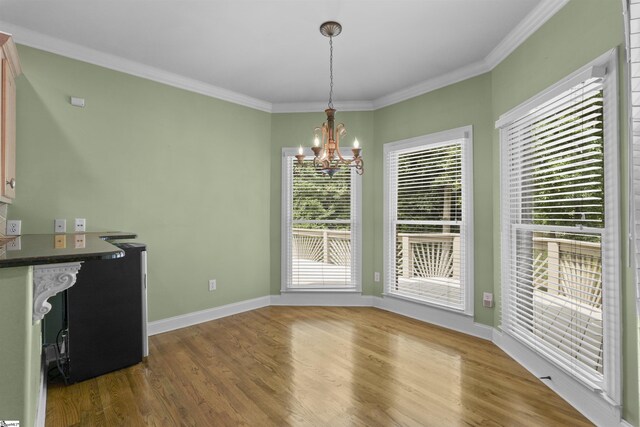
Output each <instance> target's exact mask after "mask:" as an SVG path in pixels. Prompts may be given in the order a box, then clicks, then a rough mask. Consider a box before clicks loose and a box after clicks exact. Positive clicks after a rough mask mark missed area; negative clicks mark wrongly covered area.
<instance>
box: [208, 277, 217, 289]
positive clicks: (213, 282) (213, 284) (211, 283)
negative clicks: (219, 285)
mask: <svg viewBox="0 0 640 427" xmlns="http://www.w3.org/2000/svg"><path fill="white" fill-rule="evenodd" d="M209 290H210V291H215V290H216V279H211V280H209Z"/></svg>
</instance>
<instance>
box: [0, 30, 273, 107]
mask: <svg viewBox="0 0 640 427" xmlns="http://www.w3.org/2000/svg"><path fill="white" fill-rule="evenodd" d="M0 28H2V29H3V31H6V32H8V33H11V34H12V35H13V38H14V40H15V42H16V43H18V44H23V45H25V46H29V47H33V48H36V49H41V50H44V51H47V52H51V53H55V54H58V55H62V56H66V57H68V58H72V59H76V60H78V61H83V62H88V63H90V64H94V65H98V66H100V67H105V68H109V69H111V70H115V71H120V72H123V73H126V74H131V75H133V76H137V77H141V78H143V79H148V80H152V81H155V82H158V83H163V84H166V85H169V86H173V87H177V88H179V89H184V90H188V91H190V92H195V93H199V94H201V95H205V96H210V97H213V98H217V99H221V100H223V101H228V102H232V103H234V104H239V105H243V106H245V107H249V108H254V109H256V110H260V111H265V112H268V113H270V112H271V107H272V105H271V103H270V102H267V101H263V100H261V99H257V98H253V97H250V96H247V95H243V94H241V93H237V92H233V91H230V90H227V89H223V88H220V87H217V86H214V85H211V84H208V83H204V82H201V81H199V80H195V79H191V78H188V77H184V76H182V75H179V74H175V73H171V72H169V71H165V70H161V69H159V68H156V67H151V66H148V65H144V64H141V63H139V62H136V61H131V60H129V59H125V58H122V57H120V56H116V55H111V54H109V53H104V52H101V51H98V50H95V49H90V48H87V47H84V46H81V45H79V44H76V43H71V42H67V41H64V40H61V39H58V38H55V37H50V36H47V35H44V34H41V33H38V32H36V31H32V30H29V29H27V28H24V27H21V26H17V25H13V24H10V23H8V22H4V21H0Z"/></svg>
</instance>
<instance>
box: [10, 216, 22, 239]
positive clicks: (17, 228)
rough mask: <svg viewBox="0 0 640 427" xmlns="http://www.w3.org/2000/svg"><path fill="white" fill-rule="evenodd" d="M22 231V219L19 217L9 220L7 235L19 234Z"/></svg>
mask: <svg viewBox="0 0 640 427" xmlns="http://www.w3.org/2000/svg"><path fill="white" fill-rule="evenodd" d="M21 231H22V221H20V220H19V219H9V220H7V236H19V235H20V234H21Z"/></svg>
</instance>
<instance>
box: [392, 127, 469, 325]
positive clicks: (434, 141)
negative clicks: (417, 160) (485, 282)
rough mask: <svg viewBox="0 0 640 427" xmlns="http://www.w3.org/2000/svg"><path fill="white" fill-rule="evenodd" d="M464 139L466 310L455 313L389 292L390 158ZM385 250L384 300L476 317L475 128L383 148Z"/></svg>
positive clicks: (436, 134)
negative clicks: (421, 148)
mask: <svg viewBox="0 0 640 427" xmlns="http://www.w3.org/2000/svg"><path fill="white" fill-rule="evenodd" d="M459 139H464V140H465V142H464V144H465V146H464V150H463V154H462V175H463V185H464V188H465V190H464V192H465V193H464V197H463V209H462V212H463V216H464V218H463V219H464V221H465V222H466V232H465V254H466V257H465V263H464V264H465V265H464V276H463V278H462V279H463V280H464V284H465V290H464V298H465V306H464V308H463V309H456V308H453V307H449V306H446V305H443V304H439V303H437V302H435V301H434V302H427V301H423V300H421V299H417V298H412V297H410V296H405V295H397V294H394V293H390V292H389V285H390V283H391V280H392V279H393V277H394V276H393V274H394V273H393V272H391V271H389V267H388V266H389V265H390V260H391V257H394V258H395V255H393V254H392V253H391V252H392V251H391V247H390V244H391V240H392V239H391V235H390V233H391V217H392V213H391V208H392V206H391V202H390V200H391V199H390V196H391V182H389V165H388V158H389V156H390V155H391V154H392V153H402V152H403V151H411V150H413V149H415V148H417V147H421V146H424V145H429V148H436V147H438V146H444V145H448V144H450V143H451V141H453V140H459ZM383 163H384V172H383V180H384V183H383V200H384V211H383V248H384V255H383V258H384V270H383V272H384V275H383V295H384V296H385V297H392V298H398V299H403V300H409V301H412V302H415V303H418V304H423V305H427V306H431V307H435V308H439V309H443V310H447V311H451V312H454V313H459V314H462V315H465V316H473V313H474V295H475V293H474V271H475V270H474V251H473V250H474V230H473V126H471V125H469V126H463V127H459V128H455V129H450V130H445V131H442V132H436V133H431V134H427V135H421V136H418V137H414V138H408V139H403V140H400V141H394V142H389V143H386V144H384V147H383Z"/></svg>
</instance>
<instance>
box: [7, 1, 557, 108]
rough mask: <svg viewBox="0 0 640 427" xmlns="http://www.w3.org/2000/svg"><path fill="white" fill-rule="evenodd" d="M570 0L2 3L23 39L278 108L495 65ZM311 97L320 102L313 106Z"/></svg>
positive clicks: (408, 91)
mask: <svg viewBox="0 0 640 427" xmlns="http://www.w3.org/2000/svg"><path fill="white" fill-rule="evenodd" d="M564 3H566V0H422V1H420V0H378V1H365V0H333V1H329V0H251V1H249V0H210V1H193V0H143V1H142V0H128V1H125V0H120V1H109V0H56V1H50V0H49V1H32V0H0V20H1V21H0V31H5V32H10V33H13V34H14V37H15V39H16V41H17V42H18V43H24V44H27V45H31V46H34V47H38V48H43V49H46V50H49V51H53V52H57V53H61V54H65V55H67V56H71V57H75V58H77V59H81V60H85V61H88V62H92V63H96V64H99V65H103V66H108V67H110V68H114V69H120V70H121V71H126V72H131V73H132V74H136V75H141V76H144V77H149V78H153V79H155V80H159V81H164V82H166V83H169V84H173V85H175V86H179V87H185V88H187V89H191V90H194V91H196V92H202V93H207V94H210V95H213V96H217V97H220V98H222V99H228V100H232V101H235V102H239V103H241V104H245V105H250V106H253V107H256V108H260V109H263V110H269V111H284V110H292V111H295V110H304V109H305V108H304V106H305V105H306V106H307V107H308V108H309V109H313V108H314V107H309V106H310V105H311V104H313V103H319V104H326V101H327V98H328V86H329V77H328V61H329V44H328V41H329V40H328V39H327V38H325V37H323V36H322V35H321V34H320V33H319V31H318V27H319V25H320V24H321V23H322V22H324V21H326V20H337V21H339V22H340V23H341V24H342V25H343V32H342V34H341V35H340V36H338V37H337V38H335V39H334V75H335V77H334V78H335V88H334V100H335V101H336V105H337V106H338V107H339V106H340V105H341V104H342V106H343V108H342V109H343V110H344V109H366V108H367V106H368V107H370V108H373V107H378V106H381V105H385V104H389V103H392V102H397V101H398V100H401V99H406V98H408V97H411V96H415V95H417V94H419V93H422V92H426V91H428V90H430V89H433V88H435V87H438V86H442V85H443V84H448V83H451V82H453V81H455V80H456V79H457V80H460V79H462V78H466V77H470V76H471V75H476V74H479V73H480V72H485V71H488V70H489V69H491V68H492V66H494V65H495V63H492V61H493V62H496V60H497V59H502V58H503V57H504V56H505V55H506V54H508V53H509V52H510V51H511V50H512V49H513V48H514V47H515V46H517V43H519V42H521V41H522V40H523V38H524V37H526V36H528V35H529V34H530V33H531V32H532V31H533V30H535V29H536V28H538V27H539V26H540V25H541V24H542V23H543V22H544V21H545V20H546V19H548V17H549V16H550V15H551V14H553V13H555V12H556V11H557V10H558V9H559V7H561V6H562V5H564ZM310 103H311V104H310Z"/></svg>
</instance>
